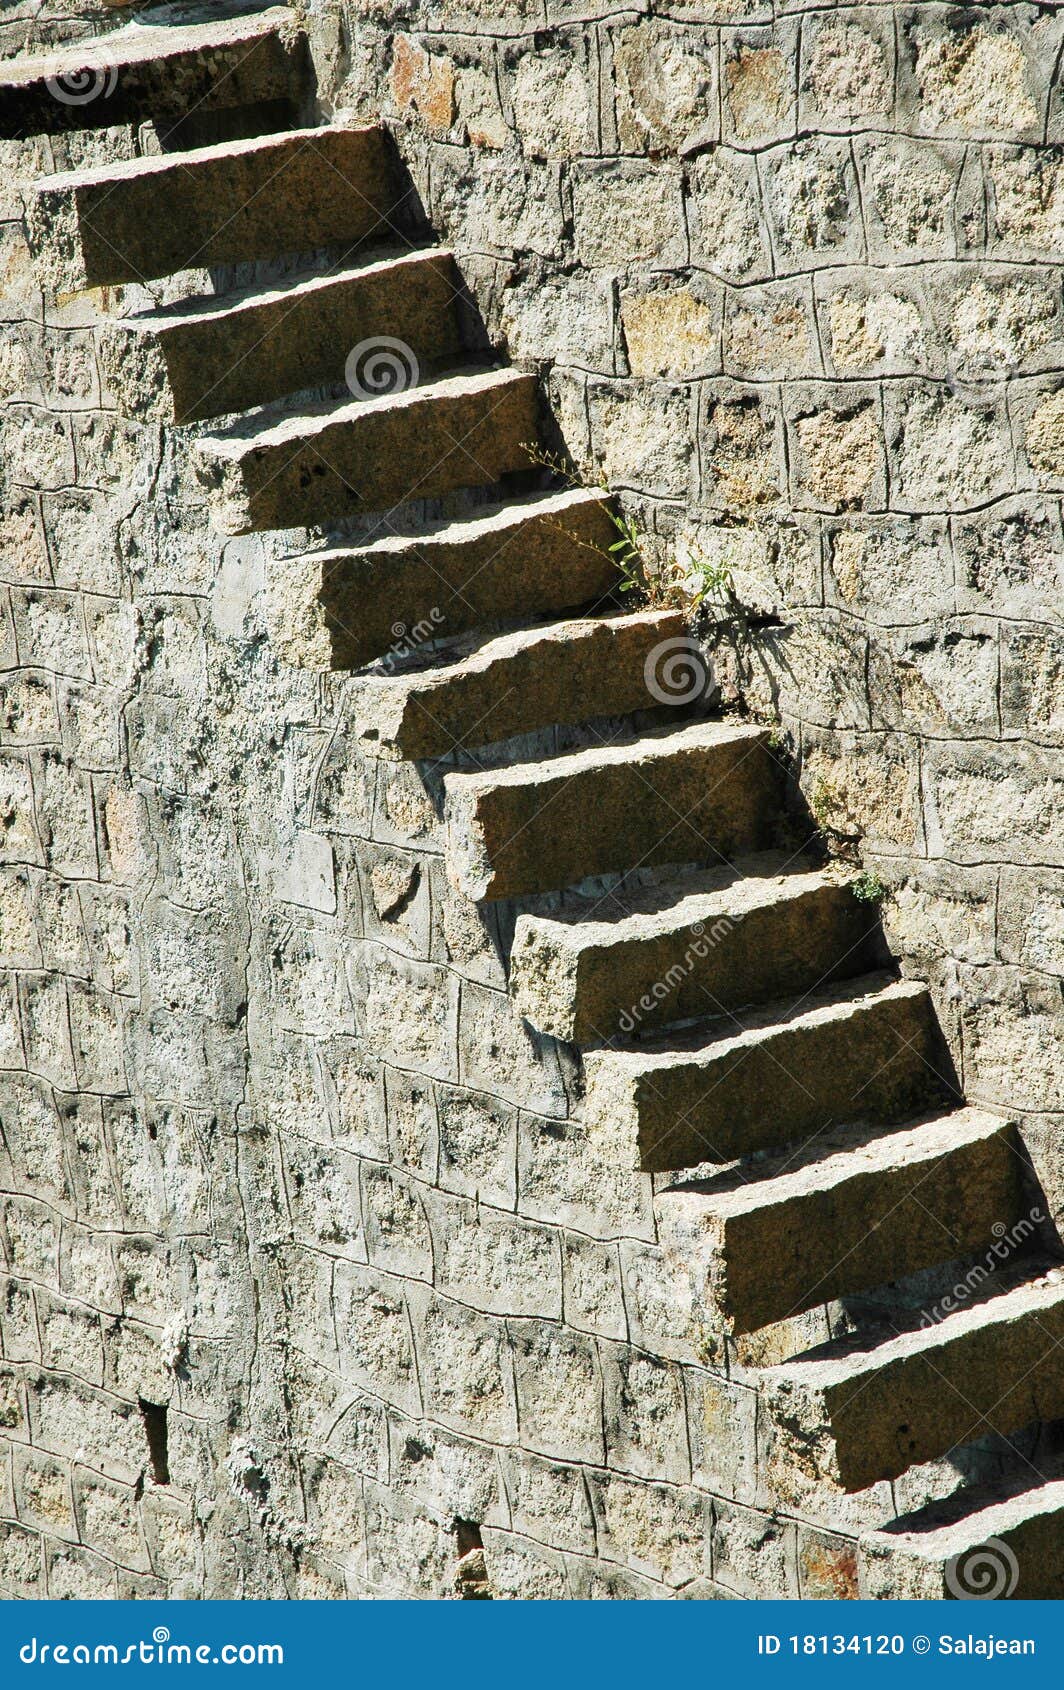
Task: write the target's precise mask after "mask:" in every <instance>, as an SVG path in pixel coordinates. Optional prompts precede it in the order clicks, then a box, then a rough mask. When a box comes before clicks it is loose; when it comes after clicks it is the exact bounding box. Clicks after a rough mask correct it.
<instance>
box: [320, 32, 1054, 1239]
mask: <svg viewBox="0 0 1064 1690" xmlns="http://www.w3.org/2000/svg"><path fill="white" fill-rule="evenodd" d="M309 11H310V16H311V20H312V27H313V32H314V36H315V39H316V46H317V57H318V62H319V68H320V71H321V76H322V85H323V92H324V93H325V94H326V95H327V96H328V95H329V94H331V97H332V100H333V101H334V102H335V104H336V105H337V106H344V105H351V106H353V107H355V108H356V109H358V110H362V111H366V112H368V111H371V110H372V111H376V110H379V109H383V111H384V113H385V115H386V116H387V117H388V119H389V120H390V121H391V123H392V124H393V126H394V129H395V133H396V135H397V137H398V140H399V144H400V146H401V148H402V150H403V153H404V156H405V157H406V159H407V160H408V163H409V165H410V168H411V170H412V172H413V174H414V176H415V178H416V180H417V182H418V185H419V188H420V190H421V193H422V196H423V199H424V203H425V206H426V209H427V211H428V215H429V217H430V219H431V221H432V223H433V225H434V227H435V228H436V229H437V230H438V231H439V232H440V234H441V235H442V237H443V238H444V239H446V240H447V241H449V242H451V243H453V245H454V247H455V250H456V251H457V253H458V255H459V258H460V261H461V263H462V266H463V269H464V270H465V272H466V274H467V275H468V276H469V277H470V280H471V282H472V284H473V287H474V291H475V293H476V297H477V300H478V303H479V304H480V305H481V307H482V309H483V311H484V314H485V317H486V320H487V323H488V325H489V328H490V332H491V334H492V336H493V338H494V339H495V340H496V342H497V343H499V344H503V345H505V346H506V347H508V349H509V351H510V353H511V355H512V356H513V357H514V358H515V359H517V360H520V361H522V362H528V363H531V364H534V365H535V366H536V367H538V368H540V369H542V370H543V372H544V375H545V378H546V382H547V385H548V388H549V391H550V394H551V398H552V401H553V404H554V408H555V412H556V415H557V417H558V420H559V423H560V427H561V431H562V433H563V435H564V439H565V443H566V445H567V447H568V449H569V451H570V452H571V453H572V455H573V456H574V458H575V459H576V461H577V463H578V464H579V465H580V466H581V468H582V469H583V470H584V471H585V473H586V474H587V475H588V476H590V477H592V478H594V479H597V478H599V477H605V479H606V480H607V481H608V482H609V483H610V484H611V485H612V486H615V487H617V488H619V489H620V490H622V492H623V494H624V497H625V502H626V504H627V505H628V506H629V507H630V508H631V509H632V511H633V512H634V513H635V515H636V517H637V520H638V521H639V522H640V523H641V525H642V526H643V527H644V530H645V531H646V533H647V534H648V536H649V537H650V539H649V547H648V549H650V550H654V549H655V547H656V549H657V550H658V551H659V552H664V554H665V556H666V558H668V559H670V560H673V561H679V563H680V564H681V565H682V566H683V567H685V568H686V569H687V570H688V571H690V572H691V573H692V574H693V577H694V580H695V583H696V585H697V582H698V578H699V573H700V571H701V570H703V569H704V568H705V567H706V566H707V565H708V566H709V568H710V570H711V571H712V570H714V569H719V567H720V565H721V564H722V563H723V564H726V565H729V566H730V567H731V570H732V577H733V581H734V588H735V592H736V594H737V596H738V598H739V599H740V600H741V601H742V603H743V605H744V606H745V607H746V609H747V611H748V612H753V613H755V615H754V617H753V620H754V623H755V626H754V627H753V628H750V627H749V626H747V627H746V628H743V627H740V628H739V629H738V630H737V631H735V630H733V631H732V635H731V637H728V638H726V639H725V641H724V642H723V643H724V654H725V655H726V657H727V661H726V662H725V663H724V665H723V670H724V672H725V673H726V674H727V675H728V676H729V677H730V678H731V680H732V681H733V682H734V683H736V684H738V685H739V687H740V688H741V690H742V692H743V694H744V696H745V698H746V701H747V703H748V705H749V706H750V707H751V708H753V709H755V710H757V711H758V712H760V713H764V714H765V715H767V716H769V717H771V718H782V723H783V727H784V730H785V733H786V736H787V740H788V743H789V744H790V746H791V747H792V749H793V751H794V754H795V757H796V760H797V764H798V767H799V769H800V772H801V782H802V788H803V791H804V794H805V798H806V801H807V802H808V803H809V805H810V807H811V809H812V810H813V812H814V814H815V815H816V817H817V819H818V820H819V821H821V822H822V823H823V824H824V825H825V826H826V827H827V829H828V830H829V833H832V834H834V835H835V836H836V837H837V838H838V839H839V840H840V841H855V842H858V843H859V845H860V849H861V851H862V853H863V856H864V860H865V862H866V864H867V865H868V866H869V868H871V869H874V871H876V872H877V873H878V874H879V876H880V877H881V879H882V880H883V882H884V883H885V884H886V886H887V887H888V888H889V890H890V893H891V896H890V899H889V902H888V904H887V906H886V910H885V915H886V920H887V928H888V933H889V936H890V939H891V941H892V944H893V947H894V949H895V951H896V952H897V953H898V954H899V955H900V956H901V957H902V958H903V959H904V964H905V967H906V969H907V970H908V971H910V972H912V973H914V974H918V975H920V976H923V977H925V978H928V979H929V980H930V981H931V982H932V983H933V985H934V988H935V993H936V1001H937V1004H938V1008H939V1013H940V1015H941V1018H942V1021H943V1024H944V1026H945V1027H946V1030H947V1033H948V1036H949V1039H950V1043H951V1047H952V1051H953V1055H954V1059H955V1062H956V1066H957V1070H958V1073H959V1074H960V1076H961V1078H962V1081H963V1084H964V1087H965V1090H966V1092H967V1094H968V1095H969V1096H970V1097H971V1098H973V1099H980V1100H984V1101H986V1102H988V1103H990V1104H992V1105H994V1106H995V1107H1000V1108H1003V1109H1007V1110H1014V1111H1016V1112H1017V1113H1018V1114H1020V1115H1022V1117H1023V1119H1024V1123H1025V1129H1026V1135H1027V1140H1028V1143H1029V1145H1030V1147H1031V1150H1032V1153H1033V1155H1034V1158H1035V1161H1036V1163H1037V1165H1038V1168H1039V1172H1040V1173H1041V1175H1042V1177H1043V1179H1044V1180H1045V1182H1046V1185H1047V1188H1048V1191H1049V1195H1050V1198H1051V1202H1052V1207H1053V1210H1054V1212H1055V1213H1056V1214H1057V1215H1059V1214H1060V1211H1061V1208H1062V1206H1064V1164H1062V1161H1061V1152H1060V1148H1059V1139H1060V1128H1061V1124H1062V1120H1064V1117H1062V1115H1061V1096H1062V1082H1064V1003H1062V997H1061V973H1062V969H1064V822H1062V814H1064V761H1062V756H1061V746H1062V744H1064V634H1062V632H1061V626H1062V620H1064V550H1062V544H1061V526H1060V494H1061V491H1062V489H1064V444H1062V442H1064V432H1062V420H1061V419H1062V418H1064V398H1062V397H1061V394H1060V392H1059V388H1060V372H1061V368H1062V365H1064V317H1062V300H1061V288H1060V271H1059V266H1060V262H1061V259H1062V258H1064V152H1062V151H1061V143H1062V141H1064V80H1062V75H1064V73H1062V70H1061V47H1062V45H1064V17H1061V16H1060V15H1058V13H1057V9H1056V8H1046V7H1039V6H1027V5H1009V6H987V7H982V8H979V7H974V8H965V9H961V8H956V7H946V6H941V5H928V6H899V5H886V4H871V5H868V4H866V5H862V6H850V7H848V6H834V5H823V4H811V3H806V0H795V3H793V4H785V3H781V0H776V3H774V4H770V3H767V0H730V3H729V0H724V3H722V4H720V5H714V4H712V3H711V0H657V3H649V4H648V3H644V4H635V5H615V4H611V3H609V0H604V3H603V4H599V5H588V4H581V3H579V0H574V3H572V4H568V3H566V0H513V3H511V0H492V3H491V4H490V5H484V4H477V3H476V0H471V3H469V4H463V3H462V0H453V3H449V4H447V5H444V6H439V5H436V6H432V7H429V8H419V7H418V6H417V5H416V4H409V5H405V6H400V5H394V4H393V5H375V4H368V5H367V4H351V5H346V6H345V5H344V4H343V3H342V0H341V3H339V4H338V3H337V0H317V3H312V4H311V5H310V8H309ZM736 646H737V647H738V650H737V651H736Z"/></svg>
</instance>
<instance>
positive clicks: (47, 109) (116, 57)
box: [0, 6, 305, 140]
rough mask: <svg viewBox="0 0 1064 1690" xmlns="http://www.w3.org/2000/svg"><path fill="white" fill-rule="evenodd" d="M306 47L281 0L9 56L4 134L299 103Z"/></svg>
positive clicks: (2, 107) (14, 136)
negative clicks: (249, 10)
mask: <svg viewBox="0 0 1064 1690" xmlns="http://www.w3.org/2000/svg"><path fill="white" fill-rule="evenodd" d="M304 48H305V42H304V38H303V36H302V34H301V32H300V30H299V26H298V23H297V21H296V19H295V16H294V14H293V12H291V11H290V10H289V9H288V7H286V6H274V7H271V8H270V10H269V11H265V12H258V13H257V14H255V15H254V16H252V17H241V18H226V19H221V20H219V21H217V22H214V23H204V24H188V25H183V26H181V27H178V28H166V27H154V26H151V27H146V26H144V25H143V24H130V25H128V26H127V27H126V28H124V29H117V30H114V31H113V32H111V33H109V34H106V35H100V36H96V37H94V38H93V39H91V40H87V41H72V42H70V43H69V44H67V45H64V46H63V47H61V48H59V49H57V50H56V51H54V52H51V53H47V54H40V55H35V56H32V57H31V56H29V55H26V56H24V57H21V58H16V59H9V60H8V61H7V62H6V63H5V64H3V65H2V66H0V139H2V140H22V139H24V138H25V137H26V136H28V135H52V134H58V133H60V132H63V131H66V130H71V129H104V128H108V127H110V126H111V125H113V124H122V123H131V124H138V123H142V122H144V121H146V120H148V119H153V120H154V121H155V122H156V123H157V124H158V125H159V126H160V127H164V128H165V127H166V126H167V125H168V124H170V123H174V122H177V121H178V120H180V119H182V118H184V117H185V116H187V114H189V113H191V112H196V113H197V114H201V113H208V112H216V111H220V110H224V109H231V108H233V107H238V106H253V105H269V104H273V103H275V102H278V101H283V102H285V103H287V104H292V105H294V104H295V103H296V102H297V101H298V99H299V96H300V94H301V92H302V90H303V86H304V82H305V59H304Z"/></svg>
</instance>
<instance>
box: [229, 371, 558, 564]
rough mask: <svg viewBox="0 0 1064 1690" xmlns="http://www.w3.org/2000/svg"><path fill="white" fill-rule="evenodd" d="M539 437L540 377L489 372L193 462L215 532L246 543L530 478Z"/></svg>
mask: <svg viewBox="0 0 1064 1690" xmlns="http://www.w3.org/2000/svg"><path fill="white" fill-rule="evenodd" d="M538 428H539V420H538V394H537V383H536V378H535V376H534V375H524V374H522V373H521V372H520V371H518V370H490V371H488V372H486V373H485V372H477V373H475V374H472V375H460V376H452V377H449V378H448V379H447V380H445V381H437V382H432V383H430V384H429V385H428V386H426V387H418V388H412V389H411V390H410V391H409V392H407V393H400V394H396V395H394V396H391V397H388V398H385V399H366V400H360V399H355V400H352V401H350V402H348V403H343V404H333V405H321V406H314V407H308V408H307V409H306V410H305V411H301V412H299V413H297V414H295V415H289V416H286V417H284V418H282V419H281V420H280V421H277V420H275V419H274V418H268V419H267V420H265V421H254V422H249V423H241V424H238V425H236V426H235V427H233V428H231V429H229V430H227V431H226V432H224V433H219V434H213V435H205V436H204V437H203V438H202V439H201V440H200V441H199V442H198V444H197V456H198V460H199V469H200V473H201V477H202V480H203V482H204V485H205V486H206V488H207V490H208V493H209V495H210V499H211V503H212V507H213V516H214V521H215V523H216V525H217V527H219V528H220V529H221V530H222V531H223V533H226V534H246V533H248V532H250V531H251V530H255V529H263V528H295V527H303V526H310V525H313V524H316V523H325V522H330V521H334V520H338V519H340V518H342V517H345V516H354V515H357V513H358V512H360V511H367V510H379V511H383V510H389V509H390V508H391V507H392V506H393V505H399V504H405V503H407V502H408V501H411V500H418V499H432V498H438V497H439V496H440V495H441V494H443V493H449V492H451V491H453V490H454V489H455V488H458V487H488V486H490V485H491V484H492V483H493V482H496V481H498V480H499V478H500V476H503V475H506V474H508V473H510V472H511V471H514V470H518V469H524V468H527V465H528V453H527V451H526V449H525V443H526V442H527V441H529V440H531V439H533V438H534V437H535V436H536V434H537V433H538Z"/></svg>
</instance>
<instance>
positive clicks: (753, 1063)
mask: <svg viewBox="0 0 1064 1690" xmlns="http://www.w3.org/2000/svg"><path fill="white" fill-rule="evenodd" d="M862 988H863V989H862ZM736 1023H737V1024H738V1026H736ZM940 1066H941V1065H940V1063H939V1062H938V1057H937V1051H936V1049H935V1027H934V1022H933V1019H932V1015H931V1006H930V1001H929V999H928V996H927V990H926V987H923V986H918V985H911V984H908V983H905V982H902V983H894V982H891V981H888V980H885V979H883V978H882V977H881V976H877V975H871V976H866V977H865V978H864V979H863V980H861V981H857V982H855V983H854V984H852V985H851V984H847V985H844V986H841V987H838V986H836V987H832V988H831V989H830V990H828V991H824V992H822V993H817V994H813V995H810V994H806V996H805V997H804V998H801V999H799V1000H798V1002H797V1004H796V1005H795V1006H793V1007H791V1006H785V1005H776V1006H773V1011H771V1012H768V1013H765V1014H761V1013H756V1014H755V1013H748V1014H746V1015H742V1016H735V1017H732V1016H729V1017H728V1019H727V1022H726V1024H725V1025H724V1026H723V1027H721V1028H720V1029H719V1031H717V1033H716V1036H715V1037H714V1036H713V1035H712V1034H711V1035H710V1036H709V1037H707V1035H706V1033H705V1031H700V1032H696V1033H693V1034H688V1035H685V1036H683V1037H680V1036H679V1035H673V1036H672V1037H671V1038H670V1040H669V1042H668V1046H667V1047H665V1048H661V1041H660V1040H659V1041H658V1048H654V1047H651V1048H649V1049H632V1050H610V1051H595V1052H589V1053H588V1055H587V1057H586V1059H585V1068H586V1073H587V1102H586V1105H585V1113H586V1117H587V1122H588V1131H589V1135H590V1137H591V1141H592V1143H593V1144H594V1145H595V1146H596V1147H597V1149H598V1151H599V1153H600V1154H601V1155H602V1156H603V1157H606V1158H609V1159H610V1160H616V1161H617V1162H618V1163H619V1164H620V1166H622V1167H627V1168H631V1167H636V1168H642V1169H643V1170H644V1171H645V1172H654V1173H665V1172H669V1171H670V1170H672V1169H676V1168H689V1167H694V1166H696V1165H697V1164H698V1163H701V1162H730V1161H732V1160H734V1158H735V1157H737V1156H743V1155H747V1154H748V1153H749V1152H751V1151H754V1150H769V1149H773V1148H778V1147H782V1146H783V1145H785V1144H790V1143H795V1142H797V1141H799V1140H801V1139H804V1138H806V1137H807V1136H809V1135H810V1134H812V1133H815V1132H817V1131H820V1130H822V1129H823V1128H825V1127H827V1126H829V1125H832V1124H833V1123H838V1122H844V1121H877V1120H880V1121H882V1120H891V1119H894V1120H897V1119H899V1118H903V1117H904V1116H905V1114H906V1113H907V1112H908V1113H913V1112H914V1111H915V1110H916V1109H917V1108H919V1106H920V1104H921V1103H923V1102H925V1101H927V1100H929V1099H932V1098H934V1097H935V1096H936V1095H941V1094H942V1091H943V1081H942V1079H941V1077H940Z"/></svg>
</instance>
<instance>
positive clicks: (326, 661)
mask: <svg viewBox="0 0 1064 1690" xmlns="http://www.w3.org/2000/svg"><path fill="white" fill-rule="evenodd" d="M615 534H616V529H615V528H614V527H613V526H612V524H611V522H610V519H609V516H608V514H607V506H606V503H605V501H604V500H603V499H602V497H601V496H600V495H599V494H597V493H586V492H583V491H577V492H573V493H555V494H550V495H547V496H542V495H541V496H539V497H538V498H532V499H523V500H515V501H514V502H513V503H512V504H509V505H506V506H505V507H503V508H502V509H498V510H493V511H492V512H490V513H489V514H488V515H486V516H481V517H474V518H473V519H471V520H468V521H464V522H456V523H453V524H448V525H447V526H446V527H443V528H438V529H434V530H430V531H427V532H425V533H423V534H420V535H417V536H415V537H413V538H407V537H405V536H402V535H396V536H394V537H392V536H389V537H388V538H386V539H383V540H379V541H377V542H375V543H374V544H373V545H371V546H367V547H366V548H364V549H363V550H360V551H325V552H309V553H305V554H303V555H301V556H297V557H294V558H291V559H289V560H280V559H279V560H277V561H275V562H274V563H272V564H271V566H270V569H271V576H272V580H271V584H270V604H269V619H270V629H271V634H272V636H273V638H274V639H275V640H276V642H277V646H278V650H279V651H280V652H281V653H282V654H283V655H284V657H285V659H286V661H288V662H289V663H298V664H302V665H309V666H310V667H312V668H322V669H355V668H358V667H360V666H361V665H362V664H364V663H368V662H370V661H371V660H372V659H373V658H376V657H383V656H386V655H387V654H388V653H392V654H394V655H395V656H397V657H398V656H401V655H403V654H404V653H406V652H408V651H410V650H412V649H414V648H416V647H417V646H418V645H419V644H420V643H421V642H422V641H423V640H434V639H437V638H442V637H445V636H446V635H449V634H461V633H466V632H468V631H469V630H470V629H471V628H474V627H477V626H479V625H480V624H482V623H484V622H487V621H490V620H493V619H494V618H496V617H500V618H513V617H517V616H522V615H529V614H530V613H541V614H544V615H549V614H551V613H552V612H555V613H557V612H558V611H561V610H565V609H568V608H569V607H570V606H572V605H582V604H590V603H591V602H592V601H594V600H596V599H601V598H604V597H605V595H606V594H607V593H608V592H609V590H610V588H611V587H612V586H614V584H615V582H616V579H617V568H616V564H615V563H614V560H613V558H612V557H611V556H610V552H609V547H610V546H611V544H612V543H613V539H614V536H615Z"/></svg>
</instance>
